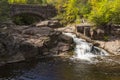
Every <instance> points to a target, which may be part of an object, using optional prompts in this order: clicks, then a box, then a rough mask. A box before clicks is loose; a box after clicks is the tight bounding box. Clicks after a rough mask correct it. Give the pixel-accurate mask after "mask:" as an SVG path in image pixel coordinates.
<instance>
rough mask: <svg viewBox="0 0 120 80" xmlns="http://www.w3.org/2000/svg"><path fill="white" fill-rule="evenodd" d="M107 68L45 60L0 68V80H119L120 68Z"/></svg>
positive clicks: (50, 59) (83, 63) (56, 59)
mask: <svg viewBox="0 0 120 80" xmlns="http://www.w3.org/2000/svg"><path fill="white" fill-rule="evenodd" d="M102 66H103V65H102ZM119 66H120V65H119ZM109 67H110V66H109ZM109 67H106V68H105V67H104V68H103V67H101V66H97V64H89V62H85V61H74V60H69V59H61V58H47V59H41V60H37V61H36V60H35V61H33V60H32V61H30V62H21V63H14V64H8V65H6V66H4V67H0V80H120V67H119V68H116V69H115V68H114V69H109ZM114 67H115V66H114Z"/></svg>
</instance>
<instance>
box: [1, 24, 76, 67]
mask: <svg viewBox="0 0 120 80" xmlns="http://www.w3.org/2000/svg"><path fill="white" fill-rule="evenodd" d="M73 46H74V44H73V39H72V38H70V37H68V36H65V35H63V34H62V32H60V31H55V30H54V29H52V28H50V27H36V26H15V25H14V26H4V27H0V66H1V65H3V64H6V63H12V62H18V61H23V60H29V59H31V58H39V57H42V56H53V55H59V54H60V53H65V52H69V51H70V50H72V49H73Z"/></svg>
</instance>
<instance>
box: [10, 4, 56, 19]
mask: <svg viewBox="0 0 120 80" xmlns="http://www.w3.org/2000/svg"><path fill="white" fill-rule="evenodd" d="M24 13H27V14H33V15H37V16H39V17H42V18H44V19H49V18H51V17H54V16H55V15H56V14H57V10H56V9H55V7H53V6H51V5H46V6H40V5H29V4H26V5H23V4H22V5H18V4H11V7H10V16H11V17H13V16H16V15H20V14H24Z"/></svg>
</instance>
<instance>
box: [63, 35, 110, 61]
mask: <svg viewBox="0 0 120 80" xmlns="http://www.w3.org/2000/svg"><path fill="white" fill-rule="evenodd" d="M63 34H64V35H67V36H69V37H72V38H73V41H74V43H75V44H76V46H75V50H74V52H75V55H74V56H73V58H77V59H83V60H89V61H90V60H91V58H93V57H97V56H106V55H108V53H107V52H106V51H105V50H103V49H101V48H98V47H95V46H93V45H92V44H91V43H88V42H86V41H85V40H84V39H81V38H77V36H76V35H75V34H72V33H63Z"/></svg>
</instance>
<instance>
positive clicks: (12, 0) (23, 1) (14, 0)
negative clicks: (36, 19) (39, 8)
mask: <svg viewBox="0 0 120 80" xmlns="http://www.w3.org/2000/svg"><path fill="white" fill-rule="evenodd" d="M8 2H9V3H10V4H13V3H19V4H26V3H27V0H8Z"/></svg>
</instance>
